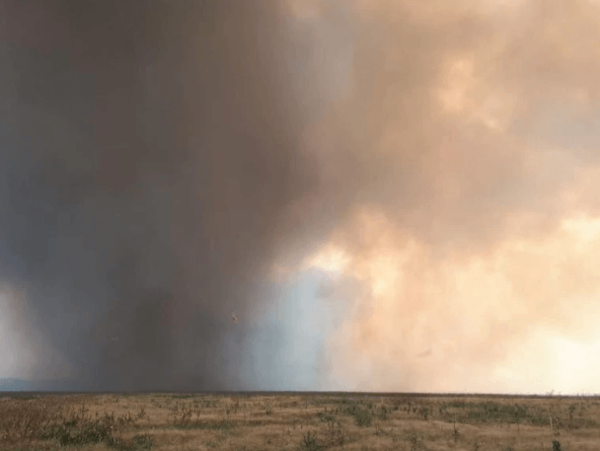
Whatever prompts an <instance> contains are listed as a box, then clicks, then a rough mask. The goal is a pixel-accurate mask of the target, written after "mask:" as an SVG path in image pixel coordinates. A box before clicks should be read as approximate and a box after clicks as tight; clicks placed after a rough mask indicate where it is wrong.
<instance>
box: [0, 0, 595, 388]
mask: <svg viewBox="0 0 600 451" xmlns="http://www.w3.org/2000/svg"><path fill="white" fill-rule="evenodd" d="M134 4H135V5H137V6H135V7H134V6H132V5H134ZM82 5H83V4H82V3H80V2H77V1H75V0H56V1H53V2H48V1H41V0H40V1H32V2H29V3H27V5H26V6H25V4H24V3H22V2H19V1H17V0H0V80H2V82H1V83H0V99H1V100H0V145H1V147H0V149H2V150H1V151H0V159H1V160H0V164H1V165H2V166H1V169H0V180H2V182H1V183H2V184H1V185H0V212H1V215H2V217H1V220H0V232H1V233H0V239H1V240H2V241H0V279H1V280H2V285H3V293H4V294H3V297H2V298H0V377H9V376H14V377H16V376H18V377H24V378H30V379H52V378H66V379H68V380H71V381H73V382H72V383H73V387H74V388H80V387H81V388H86V389H125V390H126V389H135V388H140V389H154V388H170V389H240V388H242V389H263V390H269V389H273V390H280V389H308V390H361V391H419V392H423V391H443V392H462V391H467V392H496V393H506V392H511V393H545V392H548V391H550V390H555V391H557V392H558V391H561V392H563V393H591V392H600V382H599V381H600V363H597V362H600V286H599V285H598V284H597V281H598V280H600V196H598V195H597V193H600V148H598V143H599V142H600V139H599V138H600V108H599V107H600V87H599V85H598V83H597V80H600V47H598V45H597V43H598V42H600V3H598V2H596V1H592V0H571V1H569V2H564V1H558V0H521V1H500V0H487V1H481V0H472V1H468V0H461V1H454V2H449V1H447V0H430V1H426V2H425V1H417V0H410V1H409V0H293V1H292V0H281V1H279V2H266V1H265V2H263V1H251V0H249V1H244V2H239V1H233V0H231V1H228V0H222V1H205V2H201V1H198V2H181V3H178V2H169V1H166V0H151V1H148V2H146V3H145V5H146V6H145V7H144V8H141V9H140V8H139V3H138V2H117V1H98V2H91V3H86V5H87V7H84V6H82ZM90 5H94V6H90ZM17 24H18V26H17ZM233 313H235V315H236V317H237V318H238V322H237V323H235V322H234V321H232V314H233Z"/></svg>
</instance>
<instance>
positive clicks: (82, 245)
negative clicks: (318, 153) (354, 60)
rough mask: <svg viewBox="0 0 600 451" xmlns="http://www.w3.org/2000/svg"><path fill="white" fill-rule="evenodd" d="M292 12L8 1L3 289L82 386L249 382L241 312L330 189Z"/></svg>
mask: <svg viewBox="0 0 600 451" xmlns="http://www.w3.org/2000/svg"><path fill="white" fill-rule="evenodd" d="M283 20H284V17H283V13H282V12H281V11H279V10H278V8H277V3H276V2H265V1H226V0H214V1H200V0H199V1H167V0H164V1H160V0H146V1H135V0H125V1H123V0H121V1H116V0H92V1H80V0H72V1H71V0H63V1H60V0H56V1H51V0H39V1H28V2H21V1H19V0H0V75H1V78H2V80H3V82H2V85H1V86H0V91H1V92H0V94H1V95H0V124H2V125H0V137H1V138H0V163H1V164H0V171H1V173H0V180H1V185H0V190H1V191H0V202H1V203H0V208H1V214H2V217H1V224H0V227H1V234H0V240H1V241H0V277H1V279H2V283H3V285H4V286H8V287H13V288H18V289H20V290H22V291H23V293H24V296H23V298H22V299H21V300H20V301H19V302H20V309H21V312H22V316H21V319H22V321H23V325H22V326H23V330H35V332H36V333H37V334H39V335H40V336H41V337H42V338H43V340H42V341H43V342H44V344H45V345H47V346H49V347H52V348H54V349H56V350H57V351H58V352H59V353H60V354H62V355H63V356H64V358H65V360H66V361H67V362H68V363H69V364H70V365H71V366H72V368H73V372H72V375H71V380H72V384H71V385H70V388H72V389H85V390H88V389H90V390H133V389H149V390H153V389H172V390H192V389H197V390H201V389H202V390H207V389H208V390H210V389H236V388H252V387H247V386H245V384H244V380H243V375H242V374H240V364H239V362H240V355H239V353H240V352H242V351H241V350H242V348H243V346H241V345H240V346H238V347H230V346H229V347H228V346H225V341H226V339H227V334H231V333H232V332H231V327H230V324H229V320H230V315H231V312H232V311H234V310H235V311H236V312H237V313H238V314H239V317H240V318H244V319H252V318H255V317H257V316H258V315H259V314H260V312H261V311H262V310H261V306H260V305H259V303H260V302H263V300H264V302H269V296H268V287H267V286H266V285H265V283H264V282H263V279H264V276H265V275H266V272H267V270H268V269H269V267H270V265H271V263H272V259H273V256H274V255H275V254H276V252H277V251H278V246H279V244H280V243H281V242H282V240H284V239H288V240H289V239H290V235H289V233H290V231H291V230H294V224H293V221H292V222H290V220H289V217H288V216H286V215H287V212H288V208H290V206H292V205H294V204H295V203H297V202H300V201H301V200H302V199H304V198H305V197H306V196H308V195H309V193H311V192H312V190H313V189H314V187H315V186H316V185H317V184H318V179H317V178H316V176H315V175H314V174H316V170H315V168H314V163H313V162H312V161H311V160H310V159H309V158H307V157H306V155H304V154H303V153H302V152H301V151H300V150H299V146H298V141H299V133H300V130H301V129H302V124H301V121H302V120H301V118H299V117H298V115H297V114H296V109H295V107H294V101H293V96H292V95H290V94H289V93H288V92H287V89H286V84H285V83H286V80H285V77H283V76H282V74H283V72H284V71H282V69H281V67H280V64H279V63H278V61H279V59H278V58H279V55H281V52H282V51H283V49H282V48H279V47H278V45H279V44H278V43H280V42H282V33H283V30H282V24H283ZM303 233H304V232H303ZM302 236H304V235H302ZM302 236H300V237H297V240H301V239H302ZM291 239H292V240H294V239H296V238H293V237H292V238H291ZM294 246H296V247H298V244H297V243H294V244H293V245H292V247H294ZM300 247H301V246H300ZM244 327H245V326H244V324H243V322H240V324H238V325H237V327H236V329H235V334H236V340H237V343H239V344H243V342H244V337H245V335H246V334H247V331H246V330H245V329H244ZM44 355H45V354H44V349H42V348H40V359H39V364H38V366H37V367H36V368H35V370H33V371H32V374H30V375H29V376H30V377H31V378H34V379H44V378H46V376H47V374H49V372H50V371H51V369H52V368H53V365H55V362H53V361H52V359H50V358H45V357H44Z"/></svg>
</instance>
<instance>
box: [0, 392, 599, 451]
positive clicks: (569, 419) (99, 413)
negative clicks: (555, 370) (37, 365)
mask: <svg viewBox="0 0 600 451" xmlns="http://www.w3.org/2000/svg"><path fill="white" fill-rule="evenodd" d="M0 449H2V450H6V451H8V450H21V451H25V450H27V451H34V450H62V449H71V450H98V451H101V450H102V451H104V450H106V451H109V450H116V451H141V450H150V449H156V450H165V451H166V450H169V451H170V450H173V451H175V450H231V451H250V450H253V451H254V450H265V451H266V450H275V451H280V450H290V451H291V450H299V451H325V450H331V451H334V450H356V451H367V450H390V451H391V450H407V451H409V450H410V451H421V450H423V451H424V450H431V451H438V450H439V451H441V450H469V451H477V450H481V451H484V450H494V451H495V450H498V451H527V450H531V451H533V450H551V451H557V450H565V451H571V450H578V451H586V450H589V451H592V450H594V451H595V450H598V449H600V398H598V397H586V396H577V397H566V396H544V397H542V396H538V397H517V396H497V395H495V396H489V395H417V394H372V393H369V394H359V393H298V392H292V393H225V394H223V393H221V394H216V393H196V394H192V393H151V394H150V393H149V394H146V393H144V394H94V395H91V394H56V393H54V394H24V393H20V394H9V393H3V394H0Z"/></svg>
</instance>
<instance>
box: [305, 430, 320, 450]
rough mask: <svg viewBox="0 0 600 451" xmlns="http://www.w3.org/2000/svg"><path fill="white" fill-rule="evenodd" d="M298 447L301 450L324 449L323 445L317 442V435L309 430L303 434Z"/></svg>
mask: <svg viewBox="0 0 600 451" xmlns="http://www.w3.org/2000/svg"><path fill="white" fill-rule="evenodd" d="M300 449H301V450H302V451H322V450H324V449H325V446H324V445H321V444H320V443H319V442H317V437H316V436H315V435H312V434H311V433H310V432H309V433H308V434H306V435H305V436H304V439H303V440H302V443H301V444H300Z"/></svg>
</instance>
